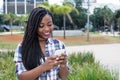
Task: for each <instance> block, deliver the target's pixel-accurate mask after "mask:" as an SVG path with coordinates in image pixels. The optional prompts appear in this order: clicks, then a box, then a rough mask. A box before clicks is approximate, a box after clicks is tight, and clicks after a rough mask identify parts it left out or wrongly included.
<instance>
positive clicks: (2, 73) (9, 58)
mask: <svg viewBox="0 0 120 80" xmlns="http://www.w3.org/2000/svg"><path fill="white" fill-rule="evenodd" d="M13 56H14V52H13V51H12V52H10V51H8V52H3V53H0V80H17V78H16V75H15V64H14V62H13Z"/></svg>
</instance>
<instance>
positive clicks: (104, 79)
mask: <svg viewBox="0 0 120 80" xmlns="http://www.w3.org/2000/svg"><path fill="white" fill-rule="evenodd" d="M13 56H14V51H8V52H1V53H0V80H17V77H16V75H15V64H14V62H13ZM68 61H69V65H70V74H69V76H68V78H67V80H118V73H117V71H110V70H109V69H107V68H105V67H103V66H102V65H100V64H99V63H98V62H95V59H94V56H93V54H92V52H83V53H80V52H79V53H72V54H70V55H69V56H68Z"/></svg>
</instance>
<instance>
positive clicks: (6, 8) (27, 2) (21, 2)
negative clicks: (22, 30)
mask: <svg viewBox="0 0 120 80" xmlns="http://www.w3.org/2000/svg"><path fill="white" fill-rule="evenodd" d="M41 3H43V0H3V13H5V14H8V13H13V14H16V15H20V14H27V13H30V12H31V10H32V9H33V8H35V7H36V6H37V5H38V4H41Z"/></svg>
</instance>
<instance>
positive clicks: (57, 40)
mask: <svg viewBox="0 0 120 80" xmlns="http://www.w3.org/2000/svg"><path fill="white" fill-rule="evenodd" d="M49 41H50V42H53V43H62V44H63V42H62V41H61V40H59V39H57V38H49Z"/></svg>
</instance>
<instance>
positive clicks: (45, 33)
mask: <svg viewBox="0 0 120 80" xmlns="http://www.w3.org/2000/svg"><path fill="white" fill-rule="evenodd" d="M52 31H53V21H52V17H51V16H50V15H48V14H46V15H45V16H44V17H43V19H42V21H41V22H40V25H39V27H38V35H39V36H38V37H39V40H47V39H48V38H49V37H50V36H51V34H52Z"/></svg>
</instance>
